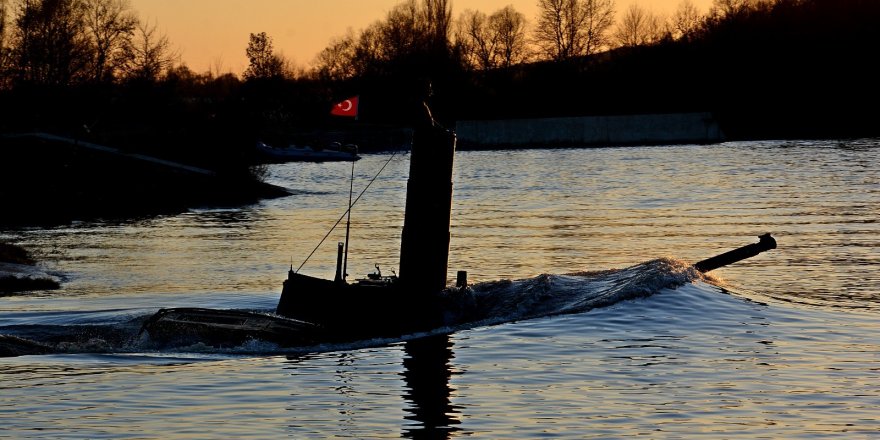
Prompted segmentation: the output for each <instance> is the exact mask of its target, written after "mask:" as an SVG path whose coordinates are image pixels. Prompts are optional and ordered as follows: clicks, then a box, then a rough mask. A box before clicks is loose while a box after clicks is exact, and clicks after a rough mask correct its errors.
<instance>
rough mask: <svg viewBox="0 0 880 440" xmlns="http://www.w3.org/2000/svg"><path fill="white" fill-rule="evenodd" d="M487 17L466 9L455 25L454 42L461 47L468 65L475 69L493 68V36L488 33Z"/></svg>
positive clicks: (494, 40)
mask: <svg viewBox="0 0 880 440" xmlns="http://www.w3.org/2000/svg"><path fill="white" fill-rule="evenodd" d="M488 21H489V17H487V16H486V14H484V13H482V12H480V11H474V10H472V9H467V10H465V11H464V12H462V13H461V15H460V16H459V18H458V23H457V25H456V41H457V42H458V43H459V44H460V45H461V48H462V50H463V52H464V59H465V62H467V64H468V65H470V66H471V67H474V68H477V69H491V68H493V67H495V64H496V63H495V53H496V51H495V45H496V44H497V43H498V41H497V39H496V38H495V36H494V35H490V33H489V25H488Z"/></svg>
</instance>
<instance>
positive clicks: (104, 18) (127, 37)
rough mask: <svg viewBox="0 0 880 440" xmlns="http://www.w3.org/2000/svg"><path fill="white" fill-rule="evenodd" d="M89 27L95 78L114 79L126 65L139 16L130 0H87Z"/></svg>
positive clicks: (98, 79)
mask: <svg viewBox="0 0 880 440" xmlns="http://www.w3.org/2000/svg"><path fill="white" fill-rule="evenodd" d="M83 2H84V5H85V16H84V18H85V28H86V31H87V32H88V36H89V38H90V39H91V45H92V48H93V50H92V52H93V59H92V63H91V64H92V66H91V80H92V81H96V82H111V81H112V80H113V79H114V77H115V75H116V73H117V71H118V70H119V69H120V68H121V67H122V66H123V65H124V63H125V61H126V60H125V57H126V55H127V53H128V52H127V51H126V49H127V48H128V47H129V46H130V45H131V43H132V37H133V36H134V32H135V28H136V27H137V25H138V19H137V17H136V16H135V14H134V13H133V12H131V11H130V10H129V4H128V1H127V0H83Z"/></svg>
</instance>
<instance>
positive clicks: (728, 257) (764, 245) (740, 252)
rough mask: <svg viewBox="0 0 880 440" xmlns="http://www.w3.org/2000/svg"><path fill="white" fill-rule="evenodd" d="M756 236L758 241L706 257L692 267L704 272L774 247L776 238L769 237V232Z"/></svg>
mask: <svg viewBox="0 0 880 440" xmlns="http://www.w3.org/2000/svg"><path fill="white" fill-rule="evenodd" d="M758 238H759V239H760V241H758V242H757V243H753V244H750V245H746V246H743V247H741V248H739V249H734V250H732V251H728V252H725V253H723V254H721V255H716V256H714V257H712V258H707V259H705V260H703V261H700V262H698V263H697V264H694V267H695V268H696V269H697V270H699V271H700V272H703V273H705V272H709V271H712V270H715V269H718V268H719V267H723V266H727V265H729V264H733V263H736V262H738V261H742V260H745V259H746V258H751V257H754V256H755V255H758V254H760V253H761V252H764V251H769V250H770V249H776V239H774V238H773V237H771V236H770V234H764V235H761V236H759V237H758Z"/></svg>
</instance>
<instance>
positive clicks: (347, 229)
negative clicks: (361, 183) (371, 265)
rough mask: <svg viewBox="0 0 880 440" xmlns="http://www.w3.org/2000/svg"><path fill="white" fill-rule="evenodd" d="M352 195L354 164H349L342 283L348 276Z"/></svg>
mask: <svg viewBox="0 0 880 440" xmlns="http://www.w3.org/2000/svg"><path fill="white" fill-rule="evenodd" d="M352 193H354V162H352V163H351V181H350V185H349V187H348V220H346V221H345V259H344V260H343V261H344V262H343V263H342V281H345V277H347V276H348V238H349V235H350V234H351V196H352Z"/></svg>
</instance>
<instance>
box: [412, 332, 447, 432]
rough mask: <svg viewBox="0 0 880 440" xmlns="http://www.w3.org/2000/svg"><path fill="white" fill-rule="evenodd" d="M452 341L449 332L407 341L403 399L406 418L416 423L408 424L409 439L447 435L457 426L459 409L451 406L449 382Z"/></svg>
mask: <svg viewBox="0 0 880 440" xmlns="http://www.w3.org/2000/svg"><path fill="white" fill-rule="evenodd" d="M452 346H453V343H452V340H451V339H450V337H449V335H437V336H430V337H427V338H422V339H416V340H412V341H407V342H406V343H405V344H404V347H403V350H404V352H405V353H406V357H405V358H404V359H403V367H404V370H403V373H401V374H402V375H403V378H404V381H405V382H406V388H407V390H406V392H405V393H404V398H405V399H406V400H407V401H408V402H409V403H410V406H409V407H407V409H406V411H407V412H408V413H410V415H408V416H407V417H406V418H407V419H409V420H413V421H415V422H417V423H418V424H417V425H416V426H414V427H408V428H407V429H406V432H405V433H404V436H405V437H408V438H449V437H450V435H451V434H452V433H454V432H456V431H459V430H460V428H459V427H458V426H457V425H459V424H460V423H461V422H460V421H459V420H458V417H459V412H458V409H457V408H456V407H455V406H454V405H452V401H451V395H452V392H453V391H455V390H454V389H453V388H452V386H451V385H450V383H449V380H450V379H451V378H452V365H451V364H450V363H451V362H452V359H453V358H454V357H455V356H454V355H453V352H452Z"/></svg>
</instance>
